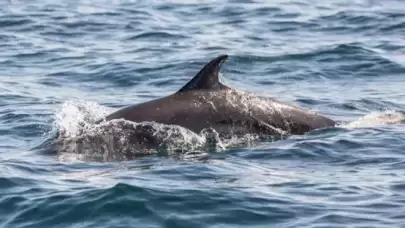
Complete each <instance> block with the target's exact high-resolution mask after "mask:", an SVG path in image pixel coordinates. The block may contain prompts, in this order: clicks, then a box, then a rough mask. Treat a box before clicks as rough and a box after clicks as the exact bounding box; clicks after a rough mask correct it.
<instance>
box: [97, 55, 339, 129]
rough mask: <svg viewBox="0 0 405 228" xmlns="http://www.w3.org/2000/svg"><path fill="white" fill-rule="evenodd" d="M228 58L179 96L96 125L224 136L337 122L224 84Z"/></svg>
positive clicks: (202, 72) (210, 66) (214, 64)
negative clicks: (117, 122)
mask: <svg viewBox="0 0 405 228" xmlns="http://www.w3.org/2000/svg"><path fill="white" fill-rule="evenodd" d="M227 58H228V55H220V56H218V57H216V58H215V59H213V60H211V61H210V62H209V63H208V64H206V65H205V66H204V67H203V68H202V69H201V70H200V71H199V72H198V73H197V75H195V76H194V78H193V79H191V80H190V81H189V82H188V83H187V84H185V85H184V86H183V87H182V88H181V89H180V90H178V91H177V92H175V93H173V94H171V95H169V96H165V97H162V98H158V99H155V100H151V101H147V102H144V103H140V104H135V105H132V106H129V107H125V108H123V109H120V110H118V111H116V112H113V113H111V114H110V115H108V116H106V117H104V118H102V119H101V120H98V121H96V123H101V122H103V121H109V120H113V119H124V120H127V121H132V122H136V123H139V122H156V123H160V124H165V125H178V126H181V127H184V128H187V129H189V130H191V131H193V132H195V133H200V132H201V131H202V130H204V129H213V130H215V131H216V132H217V133H219V135H221V136H232V135H244V134H258V135H270V136H283V135H299V134H304V133H306V132H309V131H311V130H314V129H318V128H327V127H333V126H335V125H336V122H335V121H333V120H331V119H329V118H327V117H324V116H321V115H319V114H317V113H314V112H310V111H307V110H304V109H301V108H299V107H297V106H294V105H290V104H286V103H282V102H280V101H277V100H275V99H272V98H268V97H260V96H256V95H254V94H252V93H248V92H242V91H238V90H236V89H233V88H230V87H228V86H226V85H224V84H222V83H221V82H220V81H219V76H218V73H219V70H220V68H221V66H222V65H223V63H224V62H225V61H226V59H227Z"/></svg>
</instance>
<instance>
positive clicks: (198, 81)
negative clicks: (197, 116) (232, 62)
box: [177, 55, 228, 93]
mask: <svg viewBox="0 0 405 228" xmlns="http://www.w3.org/2000/svg"><path fill="white" fill-rule="evenodd" d="M227 58H228V55H220V56H218V57H217V58H215V59H213V60H211V62H209V63H207V65H205V66H204V68H202V70H200V72H198V74H197V75H196V76H194V78H193V79H191V81H189V82H188V83H187V84H186V85H185V86H183V88H181V89H180V90H179V91H177V92H178V93H180V92H186V91H190V90H197V89H227V88H228V87H227V86H225V85H223V84H222V83H221V82H219V76H218V73H219V69H220V68H221V66H222V64H223V63H224V62H225V60H226V59H227Z"/></svg>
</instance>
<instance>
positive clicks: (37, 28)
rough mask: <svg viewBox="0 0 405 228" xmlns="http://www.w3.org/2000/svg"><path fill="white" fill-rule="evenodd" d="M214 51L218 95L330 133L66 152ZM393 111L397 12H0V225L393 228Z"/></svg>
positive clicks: (109, 8)
mask: <svg viewBox="0 0 405 228" xmlns="http://www.w3.org/2000/svg"><path fill="white" fill-rule="evenodd" d="M221 54H228V55H229V59H228V60H227V62H226V63H225V64H224V65H223V68H222V69H221V81H222V82H223V83H225V84H227V85H229V86H231V87H233V88H236V89H238V90H241V91H248V92H253V93H256V94H259V95H261V96H268V97H273V98H276V99H278V100H281V101H284V102H286V103H290V104H294V105H298V106H300V107H302V108H305V109H309V110H312V111H315V112H318V113H320V114H322V115H324V116H327V117H329V118H332V119H334V120H336V121H339V125H338V126H336V127H334V128H328V129H320V130H315V131H313V132H310V133H308V134H305V135H301V136H291V137H288V138H286V139H283V140H277V141H272V140H263V141H254V140H253V141H250V140H248V139H242V140H245V141H244V143H242V144H243V145H239V146H229V144H226V143H223V142H218V145H219V146H217V147H216V148H214V149H208V148H206V149H204V147H202V148H201V147H198V145H199V143H201V141H204V140H206V139H205V138H204V136H201V135H197V134H195V135H191V134H190V132H188V131H187V129H182V128H178V129H177V130H178V131H177V136H176V137H175V138H174V139H173V141H171V142H173V144H172V146H173V147H175V148H174V149H173V150H168V151H166V152H165V153H160V152H158V151H157V152H156V153H151V154H150V155H146V156H137V157H135V158H134V159H127V160H125V159H117V157H111V156H109V155H110V154H105V153H111V152H112V150H113V151H115V152H117V151H118V152H119V150H120V148H119V147H116V148H112V149H111V148H109V149H110V150H98V149H97V150H94V148H93V151H92V153H90V152H89V151H91V148H90V149H87V150H86V151H85V152H84V153H79V152H83V149H80V148H79V149H77V148H74V145H75V141H74V140H75V139H77V138H80V137H83V134H84V133H83V132H84V131H85V130H86V131H89V129H91V128H92V124H91V123H92V121H94V120H95V119H97V118H100V117H102V116H104V115H105V114H107V113H110V112H112V111H114V110H117V109H119V108H121V107H124V106H127V105H131V104H136V103H140V102H144V101H148V100H151V99H154V98H158V97H161V96H165V95H169V94H171V93H173V92H175V91H177V90H178V89H179V88H181V87H182V86H183V85H184V84H185V83H186V82H188V80H190V79H191V78H192V77H193V76H194V75H195V74H196V73H197V72H198V71H199V70H200V69H201V67H202V66H203V65H204V64H205V63H207V62H209V61H210V60H211V59H213V58H215V57H216V56H218V55H221ZM404 111H405V2H404V1H400V0H386V1H377V0H350V1H349V0H331V1H323V0H322V1H321V0H306V1H305V0H295V1H286V0H285V1H281V0H275V1H260V0H235V1H225V0H220V1H202V0H189V1H187V0H167V1H163V0H162V1H152V0H151V1H146V0H139V1H135V0H109V1H107V0H66V1H53V0H43V1H34V0H32V1H25V0H5V1H1V2H0V228H8V227H12V228H15V227H41V228H42V227H75V228H76V227H142V228H146V227H167V228H169V227H170V228H172V227H173V228H175V227H185V228H189V227H195V228H197V227H213V228H220V227H317V228H320V227H368V228H369V227H387V228H392V227H405V125H404V123H405V114H404ZM84 126H85V127H84ZM93 127H94V124H93ZM84 128H86V129H84ZM61 133H63V134H64V135H65V136H68V137H70V139H71V141H70V143H71V144H69V143H66V144H67V145H65V147H63V148H61V149H60V150H58V151H55V150H50V149H49V148H50V147H49V144H50V143H52V141H53V140H54V139H55V138H54V136H55V135H57V134H61ZM72 145H73V146H72ZM184 146H185V147H184ZM176 147H178V148H177V149H176ZM179 148H180V149H179ZM103 151H104V152H103ZM97 152H99V153H97Z"/></svg>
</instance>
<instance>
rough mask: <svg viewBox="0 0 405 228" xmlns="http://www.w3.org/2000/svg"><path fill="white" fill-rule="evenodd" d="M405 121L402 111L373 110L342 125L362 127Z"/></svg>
mask: <svg viewBox="0 0 405 228" xmlns="http://www.w3.org/2000/svg"><path fill="white" fill-rule="evenodd" d="M404 121H405V114H404V113H402V112H398V111H394V110H387V111H385V112H373V113H370V114H368V115H366V116H364V117H361V118H360V119H358V120H356V121H353V122H350V123H348V124H344V125H342V126H341V127H346V128H362V127H373V126H379V125H387V124H399V123H403V122H404Z"/></svg>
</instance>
